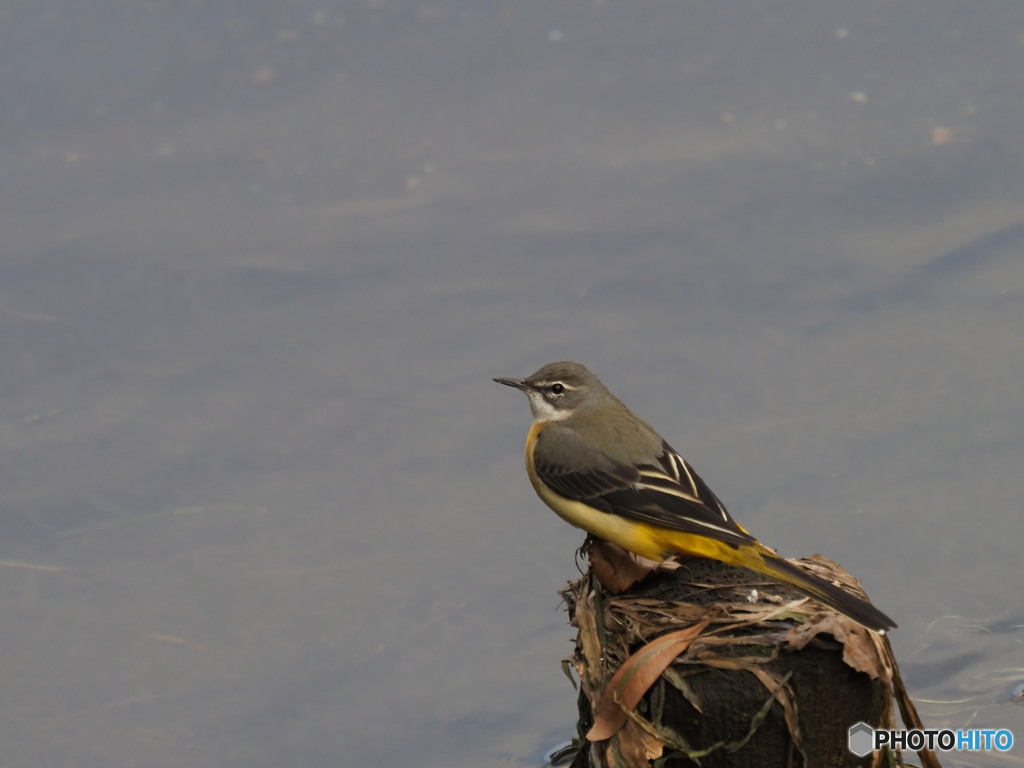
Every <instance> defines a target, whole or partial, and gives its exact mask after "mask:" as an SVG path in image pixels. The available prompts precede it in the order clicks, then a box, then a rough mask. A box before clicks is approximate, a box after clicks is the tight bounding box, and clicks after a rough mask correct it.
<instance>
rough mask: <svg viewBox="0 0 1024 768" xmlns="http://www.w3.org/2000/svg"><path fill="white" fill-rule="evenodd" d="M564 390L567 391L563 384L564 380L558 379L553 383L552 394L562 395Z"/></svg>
mask: <svg viewBox="0 0 1024 768" xmlns="http://www.w3.org/2000/svg"><path fill="white" fill-rule="evenodd" d="M563 392H565V387H564V386H563V385H562V382H560V381H556V382H555V383H554V384H552V385H551V394H553V395H560V394H562V393H563Z"/></svg>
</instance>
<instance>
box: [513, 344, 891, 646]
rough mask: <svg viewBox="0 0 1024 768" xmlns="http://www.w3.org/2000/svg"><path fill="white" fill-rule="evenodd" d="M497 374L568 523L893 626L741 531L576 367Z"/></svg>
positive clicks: (674, 458)
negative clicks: (520, 409) (514, 392)
mask: <svg viewBox="0 0 1024 768" xmlns="http://www.w3.org/2000/svg"><path fill="white" fill-rule="evenodd" d="M494 380H495V381H496V382H498V383H499V384H506V385H507V386H510V387H515V388H516V389H520V390H522V391H523V392H524V393H526V396H527V398H529V400H530V410H531V411H533V426H532V427H531V428H530V432H529V434H528V435H527V436H526V471H527V473H528V474H529V476H530V482H531V483H532V484H533V489H534V490H535V491H536V492H537V495H538V496H540V498H541V500H542V501H543V502H544V503H545V504H547V505H548V506H549V507H551V509H553V510H554V511H555V513H556V514H557V515H558V516H559V517H561V518H562V519H564V520H565V521H566V522H568V523H569V524H571V525H574V526H576V527H577V528H582V529H583V530H585V531H587V532H589V533H592V534H593V535H594V536H597V537H598V538H600V539H604V540H605V541H610V542H612V543H614V544H618V545H619V546H620V547H623V548H624V549H627V550H629V551H630V552H634V553H636V554H638V555H640V556H642V557H646V558H647V559H649V560H654V561H658V562H660V561H662V560H664V559H666V558H667V557H669V556H670V555H673V554H682V555H693V556H696V557H704V558H709V559H711V560H718V561H720V562H723V563H727V564H728V565H738V566H741V567H743V568H749V569H750V570H752V571H756V572H757V573H760V574H762V575H764V576H768V577H769V578H771V579H774V580H776V581H779V582H782V583H783V584H787V585H789V586H791V587H793V588H794V589H796V590H798V591H800V592H801V593H803V594H805V595H807V596H809V597H812V598H814V599H815V600H818V601H819V602H822V603H824V604H825V605H827V606H828V607H830V608H832V609H834V610H836V611H838V612H839V613H842V614H845V615H846V616H849V617H850V618H851V619H853V620H854V621H857V622H859V623H860V624H863V625H864V626H865V627H867V628H868V629H872V630H875V631H877V632H884V631H885V630H886V629H889V628H891V627H895V626H896V624H895V623H894V622H893V620H892V619H890V618H889V617H888V616H886V615H885V614H884V613H882V612H881V611H880V610H878V609H877V608H875V607H874V606H873V605H871V604H870V603H868V602H867V601H865V600H862V599H860V598H859V597H857V596H856V595H853V594H851V593H849V592H846V591H845V590H843V589H841V588H839V587H838V586H836V585H835V584H832V583H831V582H828V581H825V580H824V579H822V578H819V577H818V576H815V575H814V574H812V573H810V572H808V571H805V570H804V569H802V568H800V567H799V566H797V565H794V564H793V563H791V562H789V561H788V560H785V559H783V558H781V557H779V556H778V555H777V554H775V553H774V552H773V551H772V550H770V549H769V548H768V547H766V546H764V545H763V544H761V543H760V542H759V541H758V540H757V539H755V538H754V537H753V536H751V535H750V534H749V533H747V532H746V531H745V530H744V529H743V528H741V527H740V526H739V525H738V524H737V523H736V521H735V520H733V519H732V517H731V516H730V515H729V513H728V512H727V511H726V509H725V506H724V505H723V504H722V502H720V501H719V500H718V497H717V496H715V494H714V493H712V492H711V489H710V488H708V486H707V484H706V483H705V482H704V481H703V480H701V479H700V477H699V476H698V475H697V473H696V472H694V471H693V468H692V467H691V466H690V465H689V464H687V463H686V461H685V460H684V459H683V457H682V456H680V455H679V454H678V453H676V451H675V450H674V449H673V448H672V446H670V445H669V444H668V443H667V442H666V441H665V440H664V438H662V437H661V436H660V435H659V434H658V433H657V432H655V431H654V429H653V428H652V427H651V426H650V425H649V424H647V422H645V421H643V420H642V419H640V418H639V417H637V416H636V415H634V414H633V412H632V411H630V410H629V408H627V407H626V406H625V405H623V403H622V401H621V400H619V398H617V397H616V396H615V395H613V394H612V393H611V392H609V391H608V388H607V387H606V386H605V385H604V384H602V383H601V380H600V379H598V378H597V377H596V376H595V375H594V374H592V373H591V372H590V371H588V370H587V369H586V368H584V367H583V366H582V365H580V364H579V363H569V362H564V363H550V364H548V365H545V366H544V367H543V368H541V369H540V370H539V371H537V372H536V373H535V374H533V375H532V376H527V377H526V378H525V379H500V378H499V379H494Z"/></svg>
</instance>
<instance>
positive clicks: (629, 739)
mask: <svg viewBox="0 0 1024 768" xmlns="http://www.w3.org/2000/svg"><path fill="white" fill-rule="evenodd" d="M616 741H617V742H618V744H617V745H616V747H617V750H616V751H617V752H618V753H619V755H621V756H622V760H623V763H625V765H629V766H633V765H648V763H649V761H651V760H657V759H658V758H659V757H661V755H662V753H663V752H664V751H665V745H664V744H663V743H662V742H661V739H659V738H658V737H657V736H655V735H654V734H651V733H648V732H647V731H646V730H644V729H643V728H641V727H640V726H639V725H638V724H637V723H635V722H633V721H632V720H630V721H629V722H627V723H626V724H625V726H624V727H623V728H622V730H620V731H619V738H618V739H616Z"/></svg>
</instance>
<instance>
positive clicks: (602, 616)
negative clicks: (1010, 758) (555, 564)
mask: <svg viewBox="0 0 1024 768" xmlns="http://www.w3.org/2000/svg"><path fill="white" fill-rule="evenodd" d="M597 555H599V553H597V552H592V553H591V557H592V560H593V561H594V569H596V570H597V571H598V572H601V573H603V574H605V575H607V573H608V568H609V561H608V560H607V559H606V558H605V557H598V556H597ZM802 562H803V563H804V564H805V565H806V566H808V567H810V568H812V569H813V570H815V571H816V572H817V573H818V575H820V576H823V577H825V578H830V579H833V580H835V581H839V582H841V583H843V584H844V585H846V586H849V587H850V588H853V589H855V590H859V584H857V583H856V581H855V580H854V579H853V578H852V577H851V576H849V574H846V572H845V571H843V570H842V569H841V568H840V567H839V566H838V565H836V564H834V563H831V562H829V561H827V560H825V559H824V558H815V559H812V560H805V561H802ZM610 567H611V569H612V571H617V572H618V573H619V574H621V573H622V572H623V571H624V570H628V565H627V566H626V567H625V568H622V569H620V566H618V565H616V564H615V563H612V564H611V566H610ZM594 569H592V570H591V571H588V573H587V574H586V575H585V576H584V577H583V578H582V579H581V580H580V581H578V582H576V583H574V584H570V585H569V587H568V589H566V590H565V591H564V592H563V593H562V595H563V597H564V598H565V601H566V604H567V606H568V610H569V616H570V621H571V623H572V624H573V626H575V627H577V628H578V630H579V632H578V635H577V642H576V652H575V654H574V655H573V656H572V658H571V659H569V660H568V661H569V662H570V663H571V665H572V666H573V667H574V668H575V670H576V672H577V675H578V677H579V679H580V683H581V684H580V702H579V704H580V722H579V736H580V738H579V740H578V746H579V747H580V748H579V749H578V751H577V754H576V759H575V760H574V762H573V768H646V767H647V766H649V765H654V762H653V761H655V760H660V762H659V763H658V766H661V767H662V768H690V766H700V768H765V767H766V766H772V767H774V766H780V767H782V766H794V767H799V766H803V767H804V768H825V767H826V766H827V767H832V766H835V767H836V768H854V767H855V766H881V765H890V763H888V762H883V758H884V759H885V760H888V759H889V757H890V756H889V755H883V754H882V753H874V754H869V755H868V756H866V757H864V758H860V757H857V756H856V755H854V754H853V753H851V752H850V751H849V750H848V749H847V743H848V732H849V728H850V727H851V726H853V725H854V724H856V723H858V722H865V723H868V724H869V725H871V726H874V727H879V728H895V727H896V725H895V711H894V707H893V703H894V701H895V702H896V703H897V704H898V705H899V708H900V711H901V713H902V714H903V718H904V721H907V720H908V718H909V719H910V724H908V726H907V727H919V726H920V722H919V720H917V713H916V712H915V711H913V704H912V703H911V702H910V700H909V698H907V697H906V696H905V693H904V694H903V695H902V697H901V696H899V695H894V682H898V686H897V692H902V682H901V681H899V680H898V675H899V673H898V670H897V669H896V665H895V661H894V659H893V657H892V650H891V647H890V645H889V642H888V638H886V637H884V636H882V635H878V634H876V633H874V632H871V631H869V630H866V629H865V628H863V627H862V626H860V625H859V624H857V623H855V622H853V621H852V620H850V619H847V618H846V617H844V616H840V615H838V614H835V613H833V612H832V611H830V610H828V609H826V608H824V607H822V606H820V605H818V604H817V603H814V602H813V601H810V600H807V599H806V598H804V597H803V596H802V595H800V594H798V593H796V592H794V591H793V590H791V589H790V588H789V587H786V586H783V585H781V584H777V583H775V582H771V581H768V580H766V579H765V578H764V577H762V576H759V575H757V574H755V573H753V572H750V571H747V570H745V569H742V568H735V567H731V566H727V565H723V564H721V563H717V562H714V561H709V560H699V559H690V560H686V561H685V562H683V563H682V564H681V565H680V566H679V567H677V568H676V569H675V570H673V571H665V570H660V571H657V572H655V573H651V574H650V575H648V576H647V577H646V578H644V579H643V580H642V581H640V582H639V583H638V584H636V585H634V586H632V587H630V588H629V589H628V590H627V591H625V592H622V593H621V594H612V593H611V592H610V591H609V590H607V589H606V588H604V587H602V586H601V584H600V583H599V582H598V579H597V578H596V577H595V576H594ZM604 580H605V581H606V582H607V581H608V579H607V578H605V579H604ZM861 594H863V593H861ZM904 699H905V701H904ZM908 707H909V709H908ZM915 721H916V722H917V726H915V725H914V724H913V723H914V722H915ZM891 757H892V758H893V761H894V762H892V763H891V765H903V763H902V759H901V757H900V756H899V755H892V756H891ZM921 758H922V764H923V765H925V766H938V762H937V761H935V759H934V755H932V754H931V753H927V754H922V755H921Z"/></svg>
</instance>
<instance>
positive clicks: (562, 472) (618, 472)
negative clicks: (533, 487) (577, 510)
mask: <svg viewBox="0 0 1024 768" xmlns="http://www.w3.org/2000/svg"><path fill="white" fill-rule="evenodd" d="M662 451H663V452H662V454H661V455H660V456H659V457H658V458H657V460H656V462H655V463H652V464H638V465H632V466H631V465H626V464H622V463H620V462H616V461H615V460H613V459H612V458H611V457H610V456H608V455H607V454H605V453H603V452H601V451H597V450H594V449H593V448H591V447H590V446H588V445H586V444H585V443H584V441H583V440H581V439H580V438H579V437H578V436H577V435H576V434H575V433H574V432H572V431H571V430H564V429H561V428H560V427H558V426H551V427H548V428H547V429H546V430H544V431H543V432H541V434H540V436H539V437H538V439H537V445H536V447H535V448H534V465H535V467H536V471H537V475H538V476H539V478H540V479H541V481H542V482H544V483H545V484H546V485H547V486H548V487H549V488H551V489H552V490H553V491H555V493H557V494H559V495H560V496H564V497H566V498H568V499H573V500H574V501H582V502H585V503H587V504H590V505H591V506H593V507H595V508H597V509H600V510H601V511H603V512H610V513H613V514H616V515H621V516H622V517H626V518H629V519H631V520H637V521H640V522H645V523H649V524H651V525H656V526H659V527H661V528H668V529H670V530H673V531H682V532H684V533H693V534H698V535H702V536H708V537H710V538H713V539H717V540H719V541H724V542H726V543H728V544H732V545H734V546H741V545H748V544H751V543H752V542H753V541H754V539H753V538H752V537H751V536H750V535H749V534H747V533H746V532H745V531H744V530H743V529H742V528H740V527H739V526H738V525H737V524H736V523H735V521H733V519H732V518H731V517H730V516H729V513H728V512H727V511H726V509H725V507H724V506H723V505H722V503H721V502H720V501H719V500H718V497H717V496H715V494H714V493H712V492H711V489H710V488H708V486H707V484H706V483H705V482H704V481H703V480H702V479H701V478H700V476H698V475H697V473H696V472H694V471H693V470H692V469H691V468H690V466H689V465H688V464H687V463H686V462H685V461H684V460H683V458H682V457H681V456H680V455H679V454H678V453H676V452H675V451H674V450H673V449H672V447H671V446H670V445H668V443H663V444H662ZM557 457H569V458H570V459H571V463H572V465H573V467H574V468H575V469H570V468H568V467H566V466H565V464H566V460H565V458H561V459H559V458H557ZM581 467H586V469H580V468H581Z"/></svg>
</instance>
